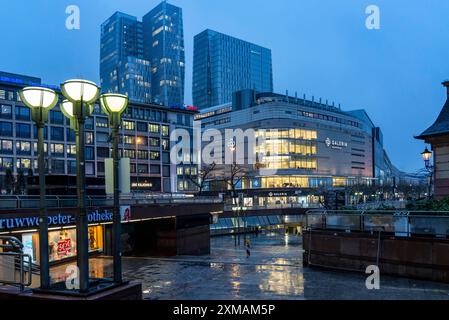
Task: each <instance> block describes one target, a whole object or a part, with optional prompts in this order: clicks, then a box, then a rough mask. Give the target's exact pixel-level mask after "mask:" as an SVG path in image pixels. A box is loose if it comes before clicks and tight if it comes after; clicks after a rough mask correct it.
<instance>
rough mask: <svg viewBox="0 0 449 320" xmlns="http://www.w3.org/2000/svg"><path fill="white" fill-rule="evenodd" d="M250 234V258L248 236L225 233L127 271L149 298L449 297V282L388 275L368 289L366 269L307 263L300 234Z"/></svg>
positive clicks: (129, 265)
mask: <svg viewBox="0 0 449 320" xmlns="http://www.w3.org/2000/svg"><path fill="white" fill-rule="evenodd" d="M248 237H250V239H251V246H252V250H251V257H250V258H246V253H245V248H244V241H243V239H242V241H241V245H240V246H239V247H237V248H236V247H235V245H234V239H233V238H231V237H219V238H212V239H211V247H212V249H211V255H209V256H204V257H174V258H125V259H124V261H123V262H124V266H123V270H124V273H125V274H124V276H125V278H127V279H135V280H139V281H141V282H142V283H143V290H144V298H145V299H154V300H175V299H181V300H217V299H226V300H246V299H251V300H259V299H269V300H270V299H272V300H276V299H283V300H291V299H294V300H303V299H312V300H317V299H318V300H322V299H345V300H360V299H386V300H403V299H416V300H422V299H432V300H433V299H438V300H440V299H447V300H449V284H439V283H432V282H425V281H417V280H410V279H402V278H392V277H386V276H385V277H381V288H380V290H368V289H366V287H365V280H366V277H365V276H364V275H363V274H356V273H345V272H332V271H323V270H315V269H309V268H303V267H302V252H303V251H302V245H301V239H300V238H299V237H297V236H292V235H290V236H285V235H284V234H283V233H269V234H261V235H258V236H256V235H251V236H248ZM105 262H106V261H105Z"/></svg>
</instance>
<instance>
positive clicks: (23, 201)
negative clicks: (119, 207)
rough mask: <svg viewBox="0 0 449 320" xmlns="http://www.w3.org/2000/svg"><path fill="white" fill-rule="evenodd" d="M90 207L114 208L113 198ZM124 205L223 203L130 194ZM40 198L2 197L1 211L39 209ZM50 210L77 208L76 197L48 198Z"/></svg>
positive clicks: (91, 200) (90, 201)
mask: <svg viewBox="0 0 449 320" xmlns="http://www.w3.org/2000/svg"><path fill="white" fill-rule="evenodd" d="M86 198H87V199H86V200H87V206H88V207H99V206H112V205H113V197H112V196H87V197H86ZM120 199H121V202H122V204H123V205H137V204H158V203H162V204H165V203H167V204H173V203H197V204H209V203H212V204H217V203H223V198H220V197H186V196H182V195H175V194H168V195H164V194H130V195H122V196H121V197H120ZM39 200H40V197H39V196H13V195H11V196H8V195H1V196H0V209H37V208H38V207H39ZM46 204H47V207H48V208H74V207H76V206H77V198H76V197H75V196H60V195H59V196H46Z"/></svg>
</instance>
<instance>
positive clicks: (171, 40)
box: [100, 1, 185, 106]
mask: <svg viewBox="0 0 449 320" xmlns="http://www.w3.org/2000/svg"><path fill="white" fill-rule="evenodd" d="M100 78H101V86H102V89H103V91H104V92H118V93H122V94H128V96H129V98H130V100H131V101H134V102H139V103H155V104H158V105H164V106H183V104H184V80H185V55H184V34H183V19H182V9H181V8H179V7H176V6H173V5H171V4H168V3H166V2H165V1H164V2H162V3H161V4H159V5H158V6H157V7H155V8H154V9H153V10H151V11H150V12H149V13H148V14H146V15H145V16H144V17H143V21H139V20H138V19H137V18H136V17H134V16H130V15H128V14H125V13H121V12H116V13H115V14H113V15H112V16H111V17H110V18H109V19H107V20H106V21H105V22H104V23H103V24H102V26H101V53H100Z"/></svg>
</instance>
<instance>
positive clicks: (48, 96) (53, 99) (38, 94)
mask: <svg viewBox="0 0 449 320" xmlns="http://www.w3.org/2000/svg"><path fill="white" fill-rule="evenodd" d="M19 96H20V99H21V100H22V102H23V103H24V104H25V105H26V106H27V107H29V108H31V109H33V108H44V109H46V110H50V109H52V108H53V107H54V106H55V105H56V104H57V103H58V95H57V94H56V92H55V91H53V90H51V89H48V88H42V87H26V88H23V89H22V90H21V91H20V92H19Z"/></svg>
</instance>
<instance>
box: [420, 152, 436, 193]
mask: <svg viewBox="0 0 449 320" xmlns="http://www.w3.org/2000/svg"><path fill="white" fill-rule="evenodd" d="M421 156H422V158H423V160H424V165H425V167H426V170H427V172H428V173H429V183H428V187H429V190H428V193H427V198H428V199H430V198H431V193H432V183H433V174H434V169H435V168H434V166H433V165H431V164H430V159H431V158H432V152H431V151H429V149H428V148H427V147H426V149H425V150H424V152H422V153H421Z"/></svg>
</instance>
